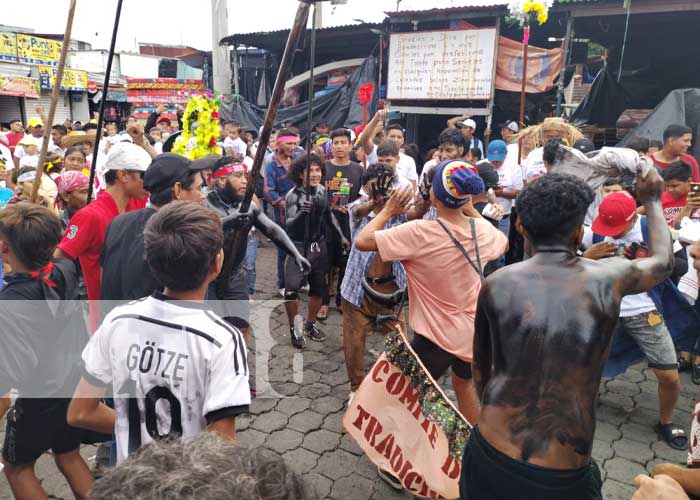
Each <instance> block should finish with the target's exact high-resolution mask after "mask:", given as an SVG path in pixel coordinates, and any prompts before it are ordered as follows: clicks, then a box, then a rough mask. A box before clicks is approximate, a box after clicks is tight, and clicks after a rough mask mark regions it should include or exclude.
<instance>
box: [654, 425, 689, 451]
mask: <svg viewBox="0 0 700 500" xmlns="http://www.w3.org/2000/svg"><path fill="white" fill-rule="evenodd" d="M654 430H655V431H656V433H657V434H658V435H659V438H660V439H663V440H664V441H666V444H667V445H669V446H670V447H671V448H673V449H674V450H680V451H683V450H687V449H688V438H687V437H686V435H685V431H684V430H683V429H681V428H679V427H674V425H673V423H670V424H661V423H658V424H656V425H655V426H654Z"/></svg>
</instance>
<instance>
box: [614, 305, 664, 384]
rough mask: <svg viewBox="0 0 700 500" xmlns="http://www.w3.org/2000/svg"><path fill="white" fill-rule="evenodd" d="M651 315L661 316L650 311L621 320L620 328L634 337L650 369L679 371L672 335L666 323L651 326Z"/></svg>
mask: <svg viewBox="0 0 700 500" xmlns="http://www.w3.org/2000/svg"><path fill="white" fill-rule="evenodd" d="M650 314H656V315H659V317H660V316H661V315H660V314H659V313H658V312H657V311H650V312H646V313H642V314H637V315H635V316H629V317H626V318H620V323H619V324H620V327H621V328H622V329H623V330H624V331H625V333H626V334H627V335H629V336H630V337H632V339H633V340H634V341H635V342H636V343H637V345H638V346H639V348H640V349H641V350H642V352H643V353H644V355H645V356H646V358H647V362H648V363H649V368H655V369H657V370H676V369H678V356H677V355H676V348H675V347H674V345H673V339H672V338H671V333H670V332H669V331H668V328H666V323H665V322H664V321H661V323H659V324H657V325H654V326H651V325H650V324H649V315H650Z"/></svg>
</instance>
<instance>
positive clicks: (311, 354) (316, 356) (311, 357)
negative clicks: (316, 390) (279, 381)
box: [303, 350, 326, 369]
mask: <svg viewBox="0 0 700 500" xmlns="http://www.w3.org/2000/svg"><path fill="white" fill-rule="evenodd" d="M303 356H304V357H303V359H304V368H305V369H309V368H310V367H311V365H313V364H314V363H318V362H319V361H321V360H323V359H326V357H325V356H324V355H323V354H321V353H320V352H315V351H308V350H307V351H304V352H303Z"/></svg>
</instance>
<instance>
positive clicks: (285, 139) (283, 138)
mask: <svg viewBox="0 0 700 500" xmlns="http://www.w3.org/2000/svg"><path fill="white" fill-rule="evenodd" d="M298 140H299V138H298V137H297V136H296V135H283V136H281V137H278V138H277V141H276V142H277V144H281V143H284V142H297V141H298Z"/></svg>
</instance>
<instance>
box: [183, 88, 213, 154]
mask: <svg viewBox="0 0 700 500" xmlns="http://www.w3.org/2000/svg"><path fill="white" fill-rule="evenodd" d="M221 97H222V96H215V95H214V94H213V93H211V92H202V93H198V92H194V91H193V92H191V93H189V95H188V99H187V107H186V108H185V112H184V114H183V116H182V133H181V134H180V137H178V139H177V141H176V142H175V144H174V145H173V149H172V152H173V153H178V154H181V155H183V156H186V157H187V158H189V159H190V160H198V159H200V158H204V157H205V156H207V155H210V154H221V148H219V146H217V141H218V139H219V133H220V128H219V106H220V105H221Z"/></svg>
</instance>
